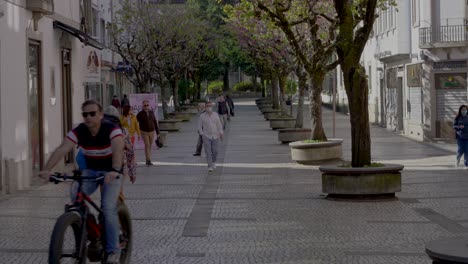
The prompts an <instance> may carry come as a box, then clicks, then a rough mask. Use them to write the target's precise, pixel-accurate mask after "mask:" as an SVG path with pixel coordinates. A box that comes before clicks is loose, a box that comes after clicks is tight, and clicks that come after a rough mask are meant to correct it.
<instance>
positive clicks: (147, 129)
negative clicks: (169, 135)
mask: <svg viewBox="0 0 468 264" xmlns="http://www.w3.org/2000/svg"><path fill="white" fill-rule="evenodd" d="M137 120H138V124H139V125H140V131H141V137H142V138H143V142H144V143H145V157H146V165H148V166H151V165H153V163H152V162H151V145H152V144H153V142H154V132H155V131H156V134H157V135H158V138H159V135H160V133H159V126H158V120H157V119H156V116H155V115H154V112H153V110H151V108H150V106H149V101H148V100H144V101H143V110H141V111H140V112H139V113H138V114H137Z"/></svg>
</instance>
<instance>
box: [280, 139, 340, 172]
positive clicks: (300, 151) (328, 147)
mask: <svg viewBox="0 0 468 264" xmlns="http://www.w3.org/2000/svg"><path fill="white" fill-rule="evenodd" d="M342 143H343V139H339V138H335V139H333V138H332V139H329V140H328V141H326V142H316V143H315V142H314V143H305V142H302V141H296V142H292V143H289V147H290V148H291V158H292V160H294V161H295V162H297V163H299V164H305V165H312V164H318V163H320V162H323V161H329V160H339V159H341V156H342V155H343V150H342V147H341V145H342Z"/></svg>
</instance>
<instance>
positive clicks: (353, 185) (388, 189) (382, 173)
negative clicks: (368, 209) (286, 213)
mask: <svg viewBox="0 0 468 264" xmlns="http://www.w3.org/2000/svg"><path fill="white" fill-rule="evenodd" d="M319 170H320V171H321V172H322V191H323V192H324V193H328V197H329V198H334V199H381V198H386V199H388V198H395V193H396V192H400V191H401V173H400V171H401V170H403V166H402V165H398V164H384V166H382V167H360V168H353V167H342V166H340V165H335V166H321V167H320V168H319Z"/></svg>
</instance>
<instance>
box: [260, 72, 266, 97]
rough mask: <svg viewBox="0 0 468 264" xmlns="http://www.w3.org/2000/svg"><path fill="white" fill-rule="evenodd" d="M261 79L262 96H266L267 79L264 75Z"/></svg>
mask: <svg viewBox="0 0 468 264" xmlns="http://www.w3.org/2000/svg"><path fill="white" fill-rule="evenodd" d="M260 81H261V83H260V86H261V88H262V97H266V92H265V90H266V85H265V79H263V76H262V77H260Z"/></svg>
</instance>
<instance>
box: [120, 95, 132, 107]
mask: <svg viewBox="0 0 468 264" xmlns="http://www.w3.org/2000/svg"><path fill="white" fill-rule="evenodd" d="M126 105H130V101H129V100H128V98H127V95H126V94H124V95H123V98H122V101H121V102H120V107H122V108H124V106H126Z"/></svg>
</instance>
